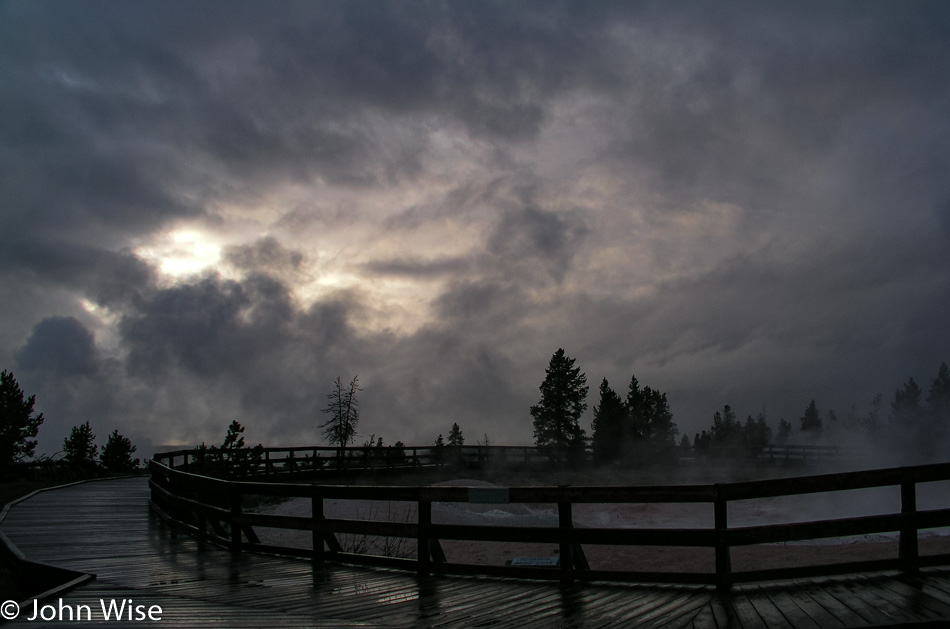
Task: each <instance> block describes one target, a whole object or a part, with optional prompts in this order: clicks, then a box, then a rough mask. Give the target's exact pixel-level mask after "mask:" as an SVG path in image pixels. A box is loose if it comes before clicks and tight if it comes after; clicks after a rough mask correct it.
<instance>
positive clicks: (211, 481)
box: [150, 448, 950, 589]
mask: <svg viewBox="0 0 950 629" xmlns="http://www.w3.org/2000/svg"><path fill="white" fill-rule="evenodd" d="M407 450H416V451H417V452H416V456H417V457H418V456H419V454H418V451H419V450H421V449H413V448H407ZM312 458H314V459H315V458H317V455H316V454H314V455H313V457H312ZM179 459H180V460H181V467H185V466H188V465H189V453H187V452H185V451H178V452H174V453H166V454H159V455H156V456H155V458H154V459H153V460H152V461H151V462H150V469H151V475H152V477H151V481H150V484H151V489H152V498H151V504H152V507H153V509H154V510H155V511H156V512H157V513H158V514H159V515H160V516H161V517H162V518H164V519H165V520H166V521H168V522H170V523H171V524H173V525H175V526H178V527H181V528H183V529H186V530H188V531H190V532H192V533H194V534H195V535H197V536H198V537H200V538H202V539H205V540H209V541H212V542H215V543H218V544H221V545H223V546H226V547H228V548H230V549H232V550H234V551H244V550H251V551H263V552H273V553H279V554H284V555H293V556H301V557H308V558H310V559H312V560H313V561H314V562H322V561H325V560H336V561H342V562H349V563H354V564H363V565H376V566H390V567H398V568H405V569H409V570H415V571H417V572H418V573H420V574H430V573H441V574H485V575H495V576H506V577H522V578H540V579H552V578H554V579H561V580H584V581H593V580H609V581H639V582H651V583H657V582H660V583H702V584H714V585H716V586H717V587H718V588H720V589H728V588H729V587H730V586H731V585H732V584H733V583H740V582H749V581H764V580H771V579H793V578H804V577H814V576H826V575H834V574H847V573H859V572H869V571H882V570H900V571H904V572H909V573H913V572H916V571H917V570H919V569H920V568H921V567H924V566H932V565H945V564H950V554H937V555H926V556H921V555H920V553H919V546H918V535H919V532H920V531H921V530H924V529H931V528H939V527H946V526H950V508H947V507H948V506H950V504H947V505H944V506H943V508H939V509H930V510H921V509H918V505H917V486H918V484H921V483H931V482H939V481H948V480H950V463H940V464H931V465H920V466H913V467H899V468H889V469H877V470H867V471H858V472H844V473H836V474H822V475H813V476H801V477H795V478H782V479H772V480H760V481H747V482H734V483H718V484H699V485H657V486H624V487H614V486H598V487H591V486H556V487H551V486H549V487H506V488H496V487H489V488H485V487H456V486H396V487H394V486H343V485H327V484H306V483H299V482H298V483H292V482H261V481H254V480H225V479H220V478H212V477H209V476H205V475H201V474H195V473H192V472H189V471H185V469H179V468H176V467H175V466H174V463H175V462H176V461H177V460H179ZM289 460H290V461H292V460H293V454H291V456H290V459H289ZM293 465H294V464H293V463H289V462H288V459H287V458H283V459H280V460H274V459H273V458H270V459H269V460H267V461H265V462H264V463H263V464H262V468H261V469H262V470H264V471H265V473H267V472H269V473H270V474H273V476H274V478H280V477H281V476H282V475H283V474H284V472H283V470H287V469H288V468H292V467H293ZM879 487H899V488H900V505H899V511H895V512H893V513H887V514H882V515H870V516H860V517H847V518H835V519H824V520H817V521H809V522H787V523H779V524H767V525H756V526H741V527H736V526H730V523H729V507H730V505H731V504H734V503H736V502H737V501H743V500H751V499H758V498H773V497H779V496H799V495H807V494H818V493H825V492H849V491H854V490H859V489H870V488H879ZM261 497H264V498H269V499H274V498H284V499H286V498H297V499H306V500H309V501H310V504H311V508H310V517H299V516H288V515H273V514H264V513H252V512H249V511H248V510H247V508H246V504H247V502H248V500H250V499H252V498H253V499H254V500H260V499H261ZM327 500H342V501H352V500H358V501H401V502H409V503H414V505H415V512H416V514H417V517H416V521H415V522H393V521H375V520H363V519H358V520H357V519H338V518H328V517H326V516H325V514H324V501H327ZM436 502H448V503H483V504H484V503H490V504H505V503H521V504H532V505H536V504H552V505H556V509H557V514H558V524H557V526H494V525H462V524H434V523H433V522H432V504H433V503H436ZM947 502H948V503H950V494H948V495H947ZM643 503H693V504H695V505H696V508H697V509H707V510H708V509H711V510H712V515H713V518H712V519H713V526H712V527H711V528H612V527H584V528H579V527H575V525H574V524H575V523H574V517H573V508H574V505H578V504H605V505H609V504H643ZM896 506H897V505H895V507H896ZM260 527H270V528H276V529H289V530H297V531H309V532H310V542H311V546H310V547H309V548H301V547H290V546H274V545H267V544H263V543H261V540H260V538H259V537H258V534H257V531H256V530H255V529H256V528H260ZM893 532H898V533H899V552H898V554H897V556H895V557H891V558H886V559H874V560H863V561H851V562H845V563H835V564H822V565H807V566H800V567H794V568H773V569H761V570H751V571H734V570H733V569H732V562H731V549H733V548H735V547H740V546H750V545H756V544H772V543H781V542H795V541H802V540H817V539H822V538H832V537H844V536H852V535H868V534H882V533H893ZM341 534H348V535H369V536H379V537H393V538H408V539H411V540H414V541H415V544H416V556H415V557H413V558H398V557H381V556H370V555H365V554H358V553H353V552H347V551H346V550H344V548H343V547H342V545H341V544H340V542H339V539H338V537H337V536H338V535H341ZM446 540H468V541H481V542H496V543H501V542H521V543H550V544H556V545H557V546H558V548H559V557H560V562H559V567H558V569H556V570H551V569H546V568H533V567H525V566H490V565H474V564H465V563H453V562H449V561H446V558H445V553H444V552H442V547H441V542H442V541H446ZM590 545H608V546H686V547H701V548H710V549H713V552H714V554H715V571H713V572H676V571H671V572H642V571H641V572H637V571H629V570H599V569H598V570H592V569H590V566H589V565H588V562H587V559H586V557H585V554H584V550H583V548H584V546H590Z"/></svg>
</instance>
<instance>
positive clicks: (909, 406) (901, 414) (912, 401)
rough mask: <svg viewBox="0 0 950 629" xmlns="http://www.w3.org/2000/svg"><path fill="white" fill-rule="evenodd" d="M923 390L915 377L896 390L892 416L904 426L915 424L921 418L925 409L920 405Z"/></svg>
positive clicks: (892, 403)
mask: <svg viewBox="0 0 950 629" xmlns="http://www.w3.org/2000/svg"><path fill="white" fill-rule="evenodd" d="M921 394H922V392H921V390H920V387H919V386H917V383H916V382H914V379H913V378H911V379H910V380H908V381H907V382H906V383H904V388H903V389H897V390H896V391H894V401H893V402H891V416H892V418H893V419H894V421H896V422H897V423H898V424H901V425H902V426H903V427H905V428H907V427H909V426H908V424H910V425H913V423H914V422H916V420H917V419H919V418H920V415H921V411H922V410H923V409H922V407H921V405H920V396H921Z"/></svg>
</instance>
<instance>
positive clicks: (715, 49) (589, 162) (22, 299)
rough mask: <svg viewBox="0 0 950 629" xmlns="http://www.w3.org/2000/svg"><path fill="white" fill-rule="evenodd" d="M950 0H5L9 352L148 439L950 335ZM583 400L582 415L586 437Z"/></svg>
mask: <svg viewBox="0 0 950 629" xmlns="http://www.w3.org/2000/svg"><path fill="white" fill-rule="evenodd" d="M948 236H950V4H948V3H946V2H943V1H939V2H911V1H907V2H896V1H895V2H860V3H826V2H794V3H761V2H731V3H718V2H717V3H708V2H677V3H666V2H657V3H652V2H645V3H640V2H623V3H611V2H598V3H591V2H548V1H544V2H409V1H401V2H358V1H357V2H354V1H347V2H302V3H294V2H282V3H274V2H263V1H260V2H231V1H228V2H212V1H204V2H140V1H128V2H119V1H111V2H91V1H84V2H47V1H43V0H21V1H17V0H7V1H5V2H2V3H0V303H2V304H3V307H2V309H0V317H2V320H0V366H2V367H3V368H4V369H8V370H12V371H13V372H14V373H15V375H16V377H17V379H18V380H19V382H20V384H21V385H22V386H23V388H24V389H25V390H27V392H28V393H35V394H36V395H37V400H38V406H37V409H38V410H41V411H43V412H44V413H45V414H46V417H47V420H46V424H45V425H44V426H43V428H42V430H41V432H40V437H41V447H40V450H41V451H42V452H45V453H48V454H52V453H53V452H56V451H57V450H59V449H60V446H61V444H62V439H63V437H65V436H66V434H67V433H68V430H69V428H70V427H71V426H72V425H74V424H77V423H80V422H82V421H86V420H89V421H90V422H91V424H92V426H93V429H94V431H95V432H97V433H98V434H99V436H100V442H102V441H104V438H105V436H106V434H107V433H108V432H111V430H112V429H114V428H117V429H119V430H120V432H122V433H124V434H126V435H128V436H130V437H132V438H133V440H134V441H136V442H138V443H140V444H142V449H143V450H145V449H147V448H149V447H150V445H148V444H175V443H181V444H188V445H191V444H195V443H199V442H201V441H208V442H209V443H211V442H214V443H217V442H220V441H221V439H222V437H223V434H224V432H225V429H226V426H227V424H228V423H229V422H230V421H231V420H232V419H238V420H239V421H241V422H242V423H244V424H245V425H246V426H247V433H246V435H247V439H248V441H249V442H251V443H257V442H263V443H265V444H269V445H287V444H312V443H316V442H320V441H321V439H320V432H319V429H318V428H317V426H318V424H319V423H320V422H322V421H323V420H324V418H325V416H323V415H321V414H320V413H319V409H321V408H322V407H323V406H324V405H325V401H326V400H325V395H326V393H327V392H328V391H329V389H330V385H331V383H332V381H333V379H334V378H335V377H337V376H342V377H343V378H344V380H348V379H349V378H350V377H352V376H353V375H354V374H359V377H360V382H361V383H362V384H363V386H364V389H365V390H364V392H363V394H362V412H363V419H362V422H361V424H360V427H359V428H360V430H359V432H360V433H361V436H362V437H363V438H365V437H367V436H368V435H369V434H370V433H375V434H377V435H382V436H383V438H384V439H385V441H386V442H387V443H388V442H391V441H394V440H396V439H401V440H403V441H405V442H407V443H409V442H412V443H431V442H432V441H433V440H434V439H435V437H436V435H437V434H438V433H443V434H447V433H448V430H449V427H450V426H451V425H452V423H453V422H458V423H459V424H460V425H461V427H462V429H463V431H464V432H465V434H466V436H467V438H468V440H469V441H470V442H474V440H475V438H476V437H477V438H481V436H482V435H483V434H484V433H487V434H488V435H489V437H490V438H491V440H492V442H493V443H529V442H531V439H532V436H531V417H530V415H529V413H528V407H529V406H530V405H531V404H534V403H536V402H537V400H538V385H539V384H540V382H541V380H542V378H543V376H544V368H545V366H546V365H547V362H548V360H549V358H550V357H551V354H552V353H553V352H554V351H555V350H556V349H557V348H558V347H563V348H564V349H565V350H566V351H567V353H568V355H570V356H573V357H575V358H576V359H577V361H578V365H579V366H580V367H581V368H582V369H583V370H584V371H585V372H586V374H587V377H588V381H589V384H590V385H591V396H590V399H589V402H590V404H591V406H593V405H594V404H595V403H596V396H595V395H594V393H595V392H596V388H597V385H598V384H599V382H600V380H601V379H602V378H604V377H606V378H608V379H609V380H610V382H611V384H612V385H614V387H615V388H617V389H618V390H620V391H621V392H623V391H625V389H626V384H627V382H628V381H629V379H630V376H631V375H632V374H636V375H637V377H638V378H639V380H640V382H641V383H642V384H646V385H649V386H653V387H655V388H659V389H661V390H663V391H666V392H667V393H668V395H669V399H670V403H671V406H672V410H673V412H674V415H675V420H676V421H677V423H678V424H679V425H680V427H682V428H683V429H685V431H686V432H687V433H689V434H690V435H692V434H693V433H695V432H696V431H697V430H700V429H702V428H704V427H706V426H708V425H709V423H710V422H711V419H712V414H713V412H714V411H715V410H716V409H717V408H721V407H722V405H723V404H731V405H733V407H734V408H735V409H736V410H737V411H738V413H739V415H740V416H741V417H745V415H747V414H755V413H757V412H759V411H762V410H764V411H765V412H766V413H767V415H768V417H769V419H770V421H772V422H773V423H777V421H778V419H779V417H785V418H787V419H791V420H793V422H794V423H795V424H797V423H798V422H797V418H798V417H799V416H800V415H801V414H802V413H803V411H804V409H805V407H806V406H807V405H808V402H809V400H811V399H812V398H814V399H815V400H816V401H817V402H818V405H819V409H821V410H822V411H823V412H824V411H825V410H826V409H827V408H835V409H836V410H837V411H838V413H839V414H844V413H846V412H847V410H848V408H850V406H851V404H853V403H856V404H857V405H858V407H859V409H866V408H867V406H868V404H869V402H870V400H871V398H872V397H873V396H874V395H875V394H876V393H883V394H884V396H885V400H889V399H890V398H892V397H893V391H894V389H896V388H897V387H898V386H899V385H900V384H902V383H903V382H904V381H906V380H907V378H909V377H911V376H913V377H915V378H916V379H917V381H918V382H920V383H922V385H923V386H924V387H925V388H926V385H927V384H929V382H930V380H931V379H932V378H933V377H934V376H935V374H936V372H937V369H938V367H939V365H940V363H941V361H950V316H948V315H950V247H948V241H950V238H948ZM589 422H590V411H588V417H587V418H586V419H585V421H584V426H585V427H586V428H588V429H589V427H590V423H589Z"/></svg>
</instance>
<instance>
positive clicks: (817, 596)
mask: <svg viewBox="0 0 950 629" xmlns="http://www.w3.org/2000/svg"><path fill="white" fill-rule="evenodd" d="M0 529H2V530H3V532H4V533H5V534H6V535H7V536H8V537H9V538H10V539H11V540H12V541H13V542H14V543H15V544H16V545H17V546H18V548H19V549H20V550H21V551H22V552H23V554H24V555H26V557H27V558H29V559H32V560H36V561H42V562H45V563H50V564H54V565H57V566H61V567H64V568H70V569H73V570H77V571H82V572H87V573H95V574H96V575H97V576H96V579H95V580H93V581H90V582H88V583H86V584H84V585H80V586H79V587H76V588H75V589H72V590H70V591H69V592H67V593H65V594H60V595H57V596H55V597H54V598H53V600H50V601H46V603H47V604H52V605H54V608H56V609H57V610H58V605H59V603H58V599H59V598H60V597H61V598H62V603H63V605H64V606H67V607H68V608H69V609H72V610H77V609H81V608H79V607H78V606H81V605H85V606H88V608H89V610H90V612H89V615H91V618H92V621H93V622H92V623H87V622H82V623H66V624H67V625H70V624H72V625H73V626H76V625H82V626H86V625H88V624H105V625H107V626H113V627H143V626H149V625H152V626H155V627H175V628H178V627H288V628H290V627H356V626H360V627H363V626H367V627H641V626H643V627H647V626H649V627H683V628H692V627H712V628H715V629H723V628H726V627H736V628H741V629H752V628H759V627H794V628H799V627H803V628H807V627H868V626H908V624H909V623H914V622H916V623H921V625H920V626H925V627H947V626H950V570H930V571H926V572H924V573H923V574H922V575H921V576H920V577H919V578H915V579H907V578H898V577H896V576H893V575H891V576H887V575H869V576H861V577H852V578H848V579H821V580H812V581H799V582H795V583H784V584H768V585H745V586H737V587H735V588H734V590H733V592H732V593H731V594H729V595H727V596H720V595H717V594H716V592H715V590H714V589H712V588H709V587H698V586H696V587H676V586H649V585H606V584H603V585H600V584H597V585H581V584H576V585H562V584H559V583H534V582H524V581H514V580H499V579H483V578H456V577H444V576H442V577H428V578H419V577H417V576H416V575H414V574H407V573H402V572H391V571H384V570H370V569H363V568H352V567H345V566H333V565H327V566H324V567H317V568H314V567H313V566H312V565H311V564H310V563H309V562H307V561H302V560H297V559H288V558H282V557H273V556H265V555H255V554H251V553H243V554H232V553H231V552H229V551H227V550H223V549H220V548H218V547H215V546H211V545H205V544H202V543H200V542H198V541H196V540H194V539H192V538H190V537H187V536H184V535H180V536H176V535H175V534H174V533H173V532H172V531H170V530H168V529H167V528H166V527H165V526H164V525H163V524H161V522H160V521H159V520H158V518H156V517H154V516H152V515H151V514H150V513H149V509H148V481H147V479H145V478H131V479H122V480H109V481H98V482H89V483H82V484H78V485H72V486H68V487H63V488H59V489H55V490H51V491H46V492H42V493H39V494H37V495H35V496H33V497H31V498H29V499H27V500H25V501H23V502H20V503H19V504H17V505H15V506H14V507H13V508H12V509H10V511H9V513H8V515H7V517H6V519H5V520H4V521H3V522H2V524H0ZM0 598H2V597H0ZM102 599H104V600H105V601H106V604H108V602H109V601H110V600H113V599H114V600H115V601H116V602H117V603H121V602H122V601H123V600H126V601H127V600H129V599H131V600H132V601H133V604H134V605H144V606H146V608H147V607H149V606H152V605H158V606H160V607H161V609H162V614H161V621H160V622H151V621H148V620H143V621H134V620H133V621H129V620H128V619H126V620H125V621H124V622H118V621H115V620H111V621H109V622H106V621H105V620H104V618H103V613H102V611H101V609H100V600H102ZM50 609H52V608H50ZM50 609H48V611H50ZM68 611H69V610H68V609H66V610H65V611H64V613H67V612H68ZM57 613H58V611H57ZM32 614H33V607H32V603H31V604H30V605H29V606H27V607H25V608H24V609H23V610H22V613H21V615H20V618H19V619H18V620H16V621H13V622H11V623H9V624H10V626H24V627H26V626H48V627H55V626H63V623H61V622H58V621H56V620H53V621H48V622H42V621H41V620H35V621H32V622H31V621H28V620H27V618H28V617H29V616H31V615H32ZM83 614H84V615H83V620H85V619H86V615H85V614H86V612H83Z"/></svg>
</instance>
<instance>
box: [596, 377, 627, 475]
mask: <svg viewBox="0 0 950 629" xmlns="http://www.w3.org/2000/svg"><path fill="white" fill-rule="evenodd" d="M626 421H627V405H626V404H624V401H623V400H622V399H621V398H620V396H619V395H617V392H616V391H614V390H613V389H612V388H611V387H610V384H609V383H608V382H607V378H604V379H603V381H602V382H601V383H600V402H599V403H598V404H597V406H595V407H594V421H593V423H592V424H591V430H592V431H593V447H594V460H595V461H597V462H600V463H602V462H604V461H609V460H611V459H615V458H617V455H619V454H620V449H621V446H622V444H623V430H624V424H625V423H626Z"/></svg>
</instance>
